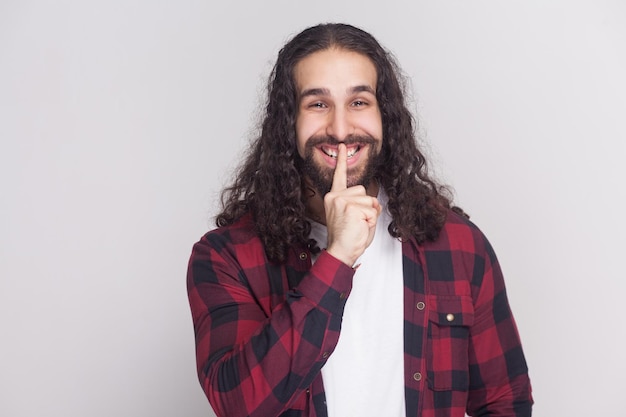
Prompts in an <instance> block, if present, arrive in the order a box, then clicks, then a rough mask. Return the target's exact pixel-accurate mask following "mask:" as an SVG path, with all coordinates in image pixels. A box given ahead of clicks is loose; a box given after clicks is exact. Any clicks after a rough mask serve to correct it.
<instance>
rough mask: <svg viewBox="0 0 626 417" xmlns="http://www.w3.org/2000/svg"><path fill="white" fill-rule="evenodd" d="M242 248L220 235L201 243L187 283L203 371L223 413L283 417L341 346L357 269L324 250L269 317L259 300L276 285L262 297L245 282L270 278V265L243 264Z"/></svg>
mask: <svg viewBox="0 0 626 417" xmlns="http://www.w3.org/2000/svg"><path fill="white" fill-rule="evenodd" d="M259 245H260V243H259ZM237 249H239V251H238V250H237ZM244 251H245V250H244ZM242 252H243V251H241V248H236V247H235V246H234V245H233V244H232V243H230V242H229V241H227V239H226V238H225V237H224V236H222V235H220V234H219V233H210V234H209V235H207V236H205V238H203V239H202V240H201V241H200V242H198V243H197V244H196V245H195V246H194V249H193V252H192V255H191V259H190V262H189V271H188V281H187V284H188V296H189V302H190V306H191V311H192V316H193V321H194V330H195V335H196V355H197V365H198V375H199V379H200V382H201V385H202V387H203V389H204V391H205V393H206V395H207V397H208V398H209V402H210V403H211V405H212V407H213V409H214V411H215V413H216V414H217V415H218V416H228V417H237V416H264V417H271V416H278V415H279V414H280V413H281V412H282V411H284V410H285V409H286V408H289V407H290V406H291V405H292V404H293V402H294V401H295V400H296V399H297V398H298V397H299V396H300V395H302V394H303V392H304V391H305V390H306V389H307V388H308V387H309V385H310V384H311V382H312V381H313V379H314V378H315V376H316V375H317V374H318V373H319V370H320V369H321V367H322V365H323V364H324V363H325V361H326V359H327V357H328V355H329V353H330V352H332V351H333V349H334V348H335V345H336V343H337V340H338V337H339V326H340V322H341V316H342V314H343V308H344V305H345V299H346V298H347V294H348V293H349V291H350V289H351V284H352V276H353V274H354V271H353V270H352V268H349V267H348V266H346V265H344V264H343V263H342V262H340V261H338V260H337V259H335V258H333V257H332V256H330V255H329V254H328V253H326V252H322V254H321V255H320V257H319V258H318V260H317V262H316V263H315V265H314V266H313V267H312V269H311V271H310V272H309V273H308V274H307V275H306V276H305V277H304V278H303V279H302V281H301V282H300V284H299V285H298V287H297V288H296V289H295V290H292V291H289V292H288V293H287V294H286V300H285V301H284V302H283V303H281V304H279V305H278V306H276V307H275V308H274V310H273V311H271V312H270V314H269V317H268V313H267V311H265V309H264V308H263V306H262V305H261V304H262V303H261V301H259V300H260V298H259V297H262V296H264V295H265V296H267V297H269V295H270V294H269V290H268V293H267V294H255V293H253V292H252V291H251V288H250V286H249V285H246V284H245V280H249V281H252V280H266V281H268V280H269V277H268V276H267V272H266V271H267V268H266V267H265V266H264V265H260V266H259V267H258V268H254V269H246V268H243V267H242V266H241V263H240V262H239V260H238V259H237V257H236V255H235V253H242ZM251 271H254V273H256V275H254V276H253V275H251ZM242 276H243V277H244V278H243V279H242ZM267 285H268V287H269V282H268V283H267Z"/></svg>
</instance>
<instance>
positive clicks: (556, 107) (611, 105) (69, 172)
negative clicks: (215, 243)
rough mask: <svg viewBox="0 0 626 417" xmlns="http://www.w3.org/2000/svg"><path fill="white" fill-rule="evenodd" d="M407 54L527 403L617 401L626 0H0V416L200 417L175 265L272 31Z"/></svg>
mask: <svg viewBox="0 0 626 417" xmlns="http://www.w3.org/2000/svg"><path fill="white" fill-rule="evenodd" d="M326 21H335V22H336V21H341V22H349V23H352V24H355V25H358V26H360V27H362V28H364V29H366V30H368V31H370V32H371V33H373V34H374V35H375V36H376V37H377V38H378V39H379V41H380V42H381V43H383V44H384V45H385V46H386V47H387V48H388V49H390V50H391V51H392V52H393V53H394V54H395V56H396V57H397V58H398V60H399V62H400V63H401V65H402V67H403V70H404V72H405V74H406V75H407V76H408V77H409V79H410V80H411V82H410V84H409V92H410V106H411V109H412V110H413V111H415V113H416V118H417V119H418V121H419V130H420V137H421V141H422V145H421V146H423V147H424V149H426V151H427V153H428V154H429V155H430V158H431V161H432V166H433V168H434V171H435V173H436V175H437V176H438V178H440V179H441V180H442V181H443V182H445V183H447V184H450V185H451V186H452V187H453V188H454V190H455V195H456V202H457V203H458V204H459V205H461V206H462V207H463V208H464V209H465V210H466V211H468V212H469V213H470V214H471V215H472V219H473V220H474V222H475V223H477V224H478V225H479V226H480V227H481V228H482V229H483V231H484V232H485V233H486V234H487V236H488V237H489V238H490V240H491V242H492V244H493V245H494V246H495V248H496V251H497V253H498V255H499V258H500V261H501V264H502V267H503V269H504V272H505V277H506V281H507V286H508V292H509V297H510V302H511V305H512V308H513V310H514V313H515V315H516V318H517V322H518V325H519V330H520V332H521V335H522V339H523V343H524V348H525V351H526V355H527V359H528V363H529V366H530V372H531V378H532V381H533V388H534V396H535V400H536V406H535V413H534V415H535V416H538V417H548V416H549V417H555V416H556V417H559V416H564V417H570V416H580V417H583V416H584V417H587V416H626V411H625V407H624V405H623V404H624V402H623V393H624V390H625V389H626V382H625V381H626V379H625V378H624V375H626V359H625V354H624V352H626V342H624V338H625V337H624V336H625V333H626V324H625V320H624V311H625V309H624V305H625V304H624V300H623V299H624V294H625V291H626V284H625V283H624V282H625V281H626V280H625V278H626V276H625V275H626V274H625V273H624V269H625V268H624V263H625V262H624V259H626V253H625V252H626V244H625V239H626V227H625V223H626V222H625V220H624V214H623V213H624V201H625V198H624V197H625V190H624V188H625V187H624V185H623V182H624V179H625V178H626V168H625V164H624V159H625V158H626V147H625V142H626V127H625V126H626V76H625V74H626V3H624V2H623V1H620V0H615V1H608V0H589V1H566V0H556V1H495V0H494V1H437V2H435V1H430V2H427V1H419V0H418V1H416V0H412V1H397V0H387V1H378V2H367V1H322V0H321V1H317V2H294V1H287V0H285V1H270V0H266V1H249V2H247V3H246V2H241V1H231V2H226V1H209V0H203V1H200V0H179V1H176V2H173V1H172V2H165V1H148V0H124V1H120V0H108V1H103V0H93V1H71V0H65V1H63V0H61V1H45V0H35V1H28V0H26V1H18V0H1V1H0V141H1V146H0V245H1V246H0V416H3V417H25V416H71V417H74V416H76V417H78V416H92V417H105V416H107V417H109V416H129V417H134V416H138V417H143V416H146V417H147V416H159V417H161V416H163V417H165V416H186V417H192V416H194V417H200V416H212V415H213V414H212V412H211V410H210V407H209V405H208V402H207V401H206V399H205V397H204V394H203V393H202V391H201V389H200V386H199V384H198V381H197V377H196V374H195V358H194V341H193V328H192V323H191V316H190V313H189V308H188V304H187V298H186V297H187V296H186V287H185V275H186V268H187V260H188V257H189V254H190V250H191V246H192V244H193V243H194V242H195V241H197V240H198V239H199V238H200V237H201V236H202V234H204V233H205V232H206V231H207V230H209V229H210V228H212V224H213V223H212V218H211V216H212V215H213V214H215V210H216V207H217V196H218V194H219V191H220V189H221V188H222V186H223V184H224V183H225V181H227V180H228V178H230V174H231V172H232V169H233V168H234V166H236V164H237V162H238V161H239V155H240V154H241V151H242V150H244V149H245V148H246V146H247V143H248V140H249V139H250V137H252V136H253V135H254V133H255V129H256V124H257V121H258V113H259V109H260V108H261V107H262V106H263V101H264V93H265V85H264V83H265V80H266V78H267V76H268V74H269V72H270V69H271V66H272V64H273V61H274V60H275V57H276V54H277V52H278V50H279V49H280V47H281V46H282V45H283V44H284V42H285V41H286V40H287V39H289V38H290V37H291V36H292V35H294V34H295V33H297V32H299V31H300V30H302V29H304V28H305V27H307V26H310V25H313V24H316V23H318V22H326Z"/></svg>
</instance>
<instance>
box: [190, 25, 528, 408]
mask: <svg viewBox="0 0 626 417" xmlns="http://www.w3.org/2000/svg"><path fill="white" fill-rule="evenodd" d="M397 74H398V71H397V68H396V66H395V64H394V63H393V60H392V59H391V57H390V55H389V54H388V53H386V52H385V50H384V49H383V48H382V47H381V46H380V45H379V44H378V42H377V41H376V40H375V39H374V38H373V37H372V36H371V35H369V34H368V33H366V32H364V31H362V30H360V29H357V28H355V27H352V26H349V25H341V24H325V25H319V26H315V27H311V28H308V29H306V30H304V31H303V32H301V33H300V34H298V35H296V36H295V37H294V38H293V39H292V40H291V41H290V42H288V43H287V44H286V45H285V46H284V48H283V49H282V50H281V51H280V53H279V55H278V60H277V62H276V65H275V66H274V70H273V72H272V75H271V77H270V82H269V97H268V104H267V107H266V114H265V119H264V121H263V124H262V129H261V134H260V137H259V138H258V139H257V140H256V142H255V143H254V144H253V145H252V148H251V150H250V153H249V154H248V156H247V159H246V160H245V161H244V163H243V165H242V167H241V168H240V171H239V172H238V175H237V176H236V178H235V180H234V182H233V184H232V185H231V186H230V187H228V188H226V190H225V191H224V194H223V198H222V202H223V210H222V212H221V213H220V214H219V215H218V216H217V225H218V226H219V227H218V228H217V229H216V230H213V231H211V232H209V233H207V234H206V235H205V236H204V237H203V238H202V239H201V240H200V241H199V242H198V243H197V244H196V245H195V246H194V249H193V253H192V255H191V259H190V263H189V272H188V294H189V301H190V305H191V310H192V316H193V321H194V328H195V335H196V348H197V363H198V374H199V377H200V382H201V385H202V387H203V389H204V391H205V393H206V394H207V396H208V398H209V401H210V403H211V405H212V407H213V409H214V410H215V412H216V414H217V415H218V416H220V417H221V416H228V417H237V416H260V417H273V416H283V417H287V416H289V417H295V416H327V415H328V416H330V417H346V416H359V417H362V416H386V417H388V416H411V417H413V416H424V417H425V416H460V417H461V416H464V414H465V412H467V413H468V414H469V415H473V416H486V415H494V416H495V415H497V416H530V414H531V405H532V398H531V389H530V382H529V379H528V373H527V367H526V362H525V359H524V355H523V353H522V349H521V344H520V340H519V337H518V334H517V330H516V327H515V323H514V320H513V317H512V315H511V312H510V309H509V305H508V301H507V297H506V292H505V287H504V282H503V279H502V274H501V272H500V269H499V266H498V262H497V259H496V256H495V254H494V252H493V250H492V248H491V246H490V245H489V243H488V241H487V240H486V239H485V237H484V236H483V235H482V234H481V232H480V231H479V230H478V229H477V228H476V226H474V225H473V224H472V223H470V222H469V220H467V218H466V217H465V216H464V215H463V214H462V212H461V211H460V209H456V208H453V207H451V202H450V199H449V198H448V197H447V196H446V194H445V192H444V189H443V188H442V187H440V186H439V185H437V184H436V183H435V182H434V181H433V180H432V179H431V178H429V176H428V173H427V170H426V168H425V160H424V157H423V155H422V154H421V153H420V151H419V150H418V149H417V146H416V141H415V138H414V129H413V122H412V117H411V115H410V112H409V111H408V110H407V108H406V106H405V104H404V96H403V91H402V87H401V84H400V82H399V79H398V75H397Z"/></svg>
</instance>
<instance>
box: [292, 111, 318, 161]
mask: <svg viewBox="0 0 626 417" xmlns="http://www.w3.org/2000/svg"><path fill="white" fill-rule="evenodd" d="M314 133H315V132H314V130H313V128H312V126H311V123H310V121H309V120H306V118H302V117H298V119H296V146H297V149H298V153H299V154H300V156H301V157H303V158H304V151H305V147H306V143H307V141H308V140H309V138H310V137H311V136H313V134H314Z"/></svg>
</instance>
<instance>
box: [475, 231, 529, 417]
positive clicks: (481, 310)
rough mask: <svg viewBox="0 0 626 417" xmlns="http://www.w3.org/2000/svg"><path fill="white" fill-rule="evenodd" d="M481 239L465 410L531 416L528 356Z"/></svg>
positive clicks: (505, 416) (504, 416) (507, 416)
mask: <svg viewBox="0 0 626 417" xmlns="http://www.w3.org/2000/svg"><path fill="white" fill-rule="evenodd" d="M483 239H484V237H483ZM484 245H485V246H486V247H485V252H486V254H485V255H484V256H485V270H484V274H483V275H482V280H481V283H480V286H479V289H478V292H477V296H476V297H475V302H474V309H475V310H474V312H475V316H474V317H475V321H474V324H473V326H472V328H471V335H470V345H469V356H470V391H469V398H468V404H467V413H468V414H469V415H471V416H500V417H529V416H530V415H531V411H532V404H533V400H532V395H531V386H530V380H529V378H528V368H527V366H526V360H525V358H524V353H523V351H522V346H521V342H520V338H519V335H518V332H517V327H516V325H515V320H514V318H513V315H512V313H511V309H510V307H509V302H508V299H507V296H506V289H505V286H504V279H503V277H502V272H501V270H500V266H499V264H498V261H497V259H496V256H495V253H494V252H493V249H492V248H491V246H490V245H489V242H487V241H486V240H484Z"/></svg>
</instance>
